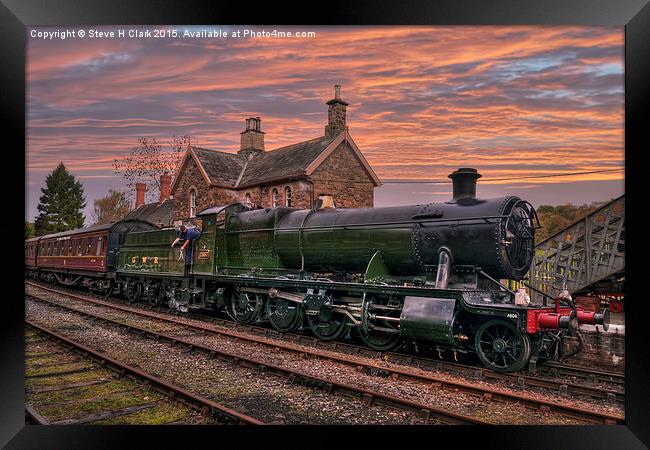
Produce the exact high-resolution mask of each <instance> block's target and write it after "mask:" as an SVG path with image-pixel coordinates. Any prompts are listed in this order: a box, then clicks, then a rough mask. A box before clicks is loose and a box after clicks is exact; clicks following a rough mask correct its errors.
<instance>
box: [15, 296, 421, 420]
mask: <svg viewBox="0 0 650 450" xmlns="http://www.w3.org/2000/svg"><path fill="white" fill-rule="evenodd" d="M26 311H27V317H28V318H29V319H30V320H34V321H35V322H37V323H39V324H42V325H44V326H47V327H49V328H52V329H53V330H56V331H60V332H62V333H63V334H65V335H66V336H69V337H70V338H72V339H75V340H77V341H79V342H84V343H88V344H89V345H91V346H92V347H93V348H95V349H100V350H101V351H103V352H104V353H105V354H106V355H108V356H111V357H113V358H115V359H119V360H121V361H124V362H126V363H128V364H130V365H133V366H137V367H140V368H142V369H143V370H145V371H147V372H148V373H151V374H153V375H155V376H158V377H160V378H163V379H165V380H168V381H170V382H173V383H174V384H178V385H180V386H183V387H185V388H186V389H188V390H190V391H192V392H195V393H198V394H200V395H204V396H206V397H209V398H212V399H214V400H215V401H217V402H220V403H223V404H225V405H226V406H228V407H230V408H233V409H236V410H238V411H240V412H243V413H245V414H248V415H251V416H253V417H256V418H258V419H260V420H262V421H264V422H267V423H283V424H412V423H420V422H421V421H420V419H419V418H418V417H416V416H415V415H414V414H412V413H408V412H403V411H397V410H391V409H388V408H386V407H383V406H380V405H371V406H366V405H364V404H363V403H362V401H361V400H357V399H351V398H347V397H344V396H339V395H329V394H326V393H325V392H323V391H320V390H317V389H312V388H308V387H304V386H300V385H296V384H291V383H289V382H288V380H287V379H286V378H284V377H278V376H275V375H270V374H265V373H262V372H260V371H258V370H257V369H250V368H246V367H243V366H236V365H233V364H232V363H228V362H224V361H220V360H218V359H215V358H210V357H208V356H207V355H203V354H193V353H190V352H188V351H187V350H184V349H182V348H180V347H178V346H175V345H170V344H166V343H162V342H157V341H155V340H153V339H142V338H140V337H137V336H134V335H133V334H130V333H126V332H124V331H122V330H119V329H117V328H115V327H113V326H110V325H103V324H99V323H94V324H93V323H90V322H88V320H87V319H84V318H81V317H80V316H79V315H78V314H74V313H69V312H63V311H60V310H58V309H56V308H54V307H51V306H47V305H44V304H42V303H38V302H34V301H28V302H27V304H26Z"/></svg>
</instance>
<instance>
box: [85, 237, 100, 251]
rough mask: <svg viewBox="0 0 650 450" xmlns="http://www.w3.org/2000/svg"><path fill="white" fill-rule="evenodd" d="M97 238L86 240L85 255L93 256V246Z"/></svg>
mask: <svg viewBox="0 0 650 450" xmlns="http://www.w3.org/2000/svg"><path fill="white" fill-rule="evenodd" d="M96 239H97V238H90V239H88V246H87V247H86V255H92V254H93V247H94V246H95V240H96Z"/></svg>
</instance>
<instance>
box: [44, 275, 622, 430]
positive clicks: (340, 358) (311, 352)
mask: <svg viewBox="0 0 650 450" xmlns="http://www.w3.org/2000/svg"><path fill="white" fill-rule="evenodd" d="M37 287H38V288H40V289H44V290H45V291H47V292H50V293H53V294H55V295H64V296H67V297H68V298H72V299H76V300H79V301H85V302H89V303H91V304H93V305H95V306H96V307H104V308H110V309H112V310H114V311H121V312H125V313H128V314H132V315H136V316H140V317H144V318H147V319H148V320H156V321H161V322H164V323H167V324H175V325H178V326H181V327H183V329H184V330H194V332H199V333H210V334H213V335H220V336H227V337H228V338H235V339H239V340H241V341H242V342H244V341H245V342H249V343H255V344H256V345H265V346H268V347H269V348H271V349H272V350H274V351H284V352H293V353H299V354H301V355H306V357H312V358H313V357H316V358H321V359H329V360H331V361H335V362H336V363H342V364H346V365H353V366H355V367H357V368H358V369H359V370H360V371H364V372H366V373H369V374H371V375H376V376H384V377H390V378H392V379H396V378H404V379H410V380H417V381H419V382H424V383H429V384H431V383H434V384H435V385H437V386H439V387H440V388H447V389H452V390H462V391H464V392H468V393H472V394H474V395H479V396H482V397H483V398H485V399H488V400H492V399H494V400H499V401H504V402H518V403H523V404H525V405H526V406H528V407H530V408H534V409H539V410H542V411H554V412H559V413H561V414H563V415H566V416H567V417H572V418H577V419H579V420H583V421H586V422H590V423H620V422H622V421H623V417H622V416H621V415H617V414H613V413H606V412H598V411H594V410H591V409H586V408H581V407H577V406H573V405H569V404H562V403H557V402H552V401H548V400H543V399H538V398H534V397H531V396H530V395H526V394H523V393H513V392H509V391H504V390H500V389H495V388H493V387H489V386H480V385H478V384H475V383H467V382H460V381H456V380H450V379H449V378H446V377H440V376H436V375H434V374H433V373H431V372H426V371H422V370H417V369H416V370H414V369H413V368H412V367H404V366H402V367H400V366H398V367H394V366H392V365H391V366H388V365H386V364H380V363H376V362H374V361H368V360H367V359H364V358H359V357H352V356H350V355H347V354H331V352H323V351H322V350H320V349H314V348H309V347H304V346H300V345H296V344H294V343H289V342H286V343H285V342H277V341H270V340H269V339H267V338H266V337H259V336H250V335H247V334H244V333H241V332H239V331H237V330H236V329H218V328H215V327H210V326H206V325H205V324H202V323H189V322H188V321H187V320H181V319H178V318H174V317H170V316H168V315H167V316H165V315H161V314H157V313H152V312H150V311H145V310H142V309H139V308H134V307H127V306H122V305H117V304H115V303H114V302H107V301H103V300H101V301H100V300H95V299H89V298H87V297H84V296H80V295H76V294H69V293H67V292H62V291H59V290H56V289H52V288H43V287H41V286H38V285H37ZM36 298H37V299H38V300H40V301H44V302H48V303H50V304H53V305H54V306H56V307H59V308H64V309H68V310H72V311H75V312H77V313H79V314H83V315H87V316H92V317H94V318H96V319H99V320H102V321H106V322H109V323H112V324H115V325H117V326H122V327H125V326H126V327H129V328H131V329H133V330H135V331H136V332H138V333H140V334H143V335H150V336H153V337H155V338H157V339H165V340H168V341H171V342H174V343H178V344H181V345H186V346H188V347H189V348H191V349H197V350H202V351H204V352H208V353H210V354H216V353H219V354H220V356H222V357H226V358H229V359H231V360H234V361H236V362H240V361H245V362H247V363H248V364H251V365H253V366H257V367H260V366H262V367H263V368H264V369H265V370H269V369H271V370H273V371H274V372H279V373H282V374H284V375H286V376H288V377H290V378H294V379H295V378H296V377H299V378H302V379H305V380H306V381H308V382H312V383H316V384H317V385H320V386H323V387H325V389H327V390H332V389H334V388H336V389H343V390H349V389H350V386H344V385H340V383H339V384H337V383H332V381H331V380H325V379H321V378H319V377H314V376H305V374H302V373H297V372H295V371H294V372H291V371H288V370H287V369H286V368H282V367H279V366H273V367H270V365H269V364H268V362H266V363H264V362H261V361H256V360H253V359H247V358H245V357H242V355H240V354H239V355H235V354H232V353H228V352H225V351H219V350H215V349H214V348H211V347H205V346H202V345H197V344H196V342H192V341H188V340H185V339H179V338H177V337H173V336H170V335H167V334H164V333H159V332H155V331H152V330H151V329H147V328H141V327H137V326H133V325H125V324H124V323H122V322H120V321H117V320H114V319H109V318H106V317H102V316H97V315H96V314H92V313H89V312H86V311H80V310H78V309H77V308H72V307H70V306H68V305H62V304H61V303H59V302H57V301H54V300H47V299H43V298H38V297H36ZM235 328H236V327H235ZM356 394H360V395H361V396H362V398H364V399H370V400H369V401H372V400H373V399H377V400H380V401H383V402H388V403H391V402H393V403H398V402H399V401H398V399H396V398H393V399H389V398H384V397H382V395H381V394H379V393H377V392H368V391H366V392H360V391H357V392H356ZM411 403H413V402H411ZM403 406H408V407H410V408H419V409H420V410H427V406H426V405H422V404H410V405H403ZM429 409H430V408H429ZM434 412H435V413H442V412H441V411H434ZM428 414H431V412H429V413H428Z"/></svg>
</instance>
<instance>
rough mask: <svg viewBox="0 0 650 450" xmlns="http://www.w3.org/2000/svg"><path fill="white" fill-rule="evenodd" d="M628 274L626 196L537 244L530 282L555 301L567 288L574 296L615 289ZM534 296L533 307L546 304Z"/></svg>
mask: <svg viewBox="0 0 650 450" xmlns="http://www.w3.org/2000/svg"><path fill="white" fill-rule="evenodd" d="M624 272H625V194H624V195H622V196H620V197H619V198H617V199H615V200H612V201H611V202H609V203H608V204H606V205H604V206H602V207H601V208H599V209H597V210H596V211H594V212H592V213H591V214H589V215H587V216H586V217H584V218H582V219H581V220H579V221H577V222H575V223H574V224H572V225H570V226H568V227H567V228H565V229H564V230H562V231H560V232H559V233H557V234H555V235H554V236H551V237H550V238H548V239H546V240H545V241H542V242H540V243H539V244H537V246H535V256H534V258H533V261H532V263H531V267H530V272H529V278H530V284H531V285H532V286H533V287H534V288H536V289H538V290H540V291H542V292H545V293H546V294H548V295H550V296H552V297H555V296H556V295H557V294H558V293H559V292H560V291H561V290H562V288H563V287H564V286H566V289H568V291H569V292H570V293H571V294H572V295H574V294H577V293H581V292H587V291H590V290H593V288H594V287H595V286H597V285H600V286H615V283H616V280H617V279H618V278H620V277H621V276H622V275H623V274H624ZM608 282H609V283H608ZM604 289H605V291H606V290H607V287H605V288H604ZM614 289H615V288H614ZM530 295H531V300H532V302H533V303H542V302H543V296H542V295H540V294H538V293H536V292H534V291H532V290H531V292H530Z"/></svg>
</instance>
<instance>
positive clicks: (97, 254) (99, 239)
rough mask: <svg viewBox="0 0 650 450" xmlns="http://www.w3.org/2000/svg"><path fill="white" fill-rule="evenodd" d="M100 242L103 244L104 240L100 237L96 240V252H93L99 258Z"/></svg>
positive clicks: (100, 251)
mask: <svg viewBox="0 0 650 450" xmlns="http://www.w3.org/2000/svg"><path fill="white" fill-rule="evenodd" d="M102 242H104V238H103V237H102V236H99V237H98V238H97V251H96V252H95V256H99V255H101V253H102Z"/></svg>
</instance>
